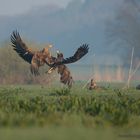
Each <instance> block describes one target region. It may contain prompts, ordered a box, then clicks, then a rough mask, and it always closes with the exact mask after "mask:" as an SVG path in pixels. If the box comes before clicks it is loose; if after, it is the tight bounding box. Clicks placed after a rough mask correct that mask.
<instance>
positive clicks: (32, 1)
mask: <svg viewBox="0 0 140 140" xmlns="http://www.w3.org/2000/svg"><path fill="white" fill-rule="evenodd" d="M70 1H72V0H0V15H17V14H22V13H25V12H28V11H29V10H31V9H32V8H35V7H38V6H42V5H48V4H55V5H58V6H61V7H65V6H66V5H67V4H68V3H69V2H70Z"/></svg>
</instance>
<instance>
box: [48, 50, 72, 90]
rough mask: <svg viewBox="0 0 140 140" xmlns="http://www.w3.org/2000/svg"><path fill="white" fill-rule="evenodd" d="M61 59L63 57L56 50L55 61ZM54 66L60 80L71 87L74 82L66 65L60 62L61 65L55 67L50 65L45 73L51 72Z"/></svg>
mask: <svg viewBox="0 0 140 140" xmlns="http://www.w3.org/2000/svg"><path fill="white" fill-rule="evenodd" d="M63 59H64V58H63V54H62V53H60V52H59V51H57V57H56V58H55V61H57V62H61V61H62V60H63ZM56 68H57V72H58V74H59V75H60V82H61V83H63V84H64V85H67V86H68V88H71V87H72V84H73V83H74V80H73V78H72V76H71V73H70V71H69V69H68V67H67V66H66V65H64V64H61V65H58V66H57V67H52V68H50V69H49V70H48V71H47V72H46V73H51V72H52V71H53V70H55V69H56Z"/></svg>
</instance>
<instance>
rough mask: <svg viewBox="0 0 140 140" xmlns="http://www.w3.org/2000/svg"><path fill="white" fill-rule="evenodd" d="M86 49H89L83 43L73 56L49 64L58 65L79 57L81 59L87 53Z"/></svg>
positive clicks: (76, 59) (74, 60)
mask: <svg viewBox="0 0 140 140" xmlns="http://www.w3.org/2000/svg"><path fill="white" fill-rule="evenodd" d="M88 50H89V47H88V44H83V45H82V46H80V47H79V48H78V49H77V51H76V52H75V54H74V55H73V56H71V57H69V58H66V59H63V60H62V61H58V62H57V61H56V62H55V63H54V64H53V65H50V66H58V65H62V64H69V63H74V62H76V61H78V60H79V59H81V58H82V57H83V56H84V55H86V54H87V53H88Z"/></svg>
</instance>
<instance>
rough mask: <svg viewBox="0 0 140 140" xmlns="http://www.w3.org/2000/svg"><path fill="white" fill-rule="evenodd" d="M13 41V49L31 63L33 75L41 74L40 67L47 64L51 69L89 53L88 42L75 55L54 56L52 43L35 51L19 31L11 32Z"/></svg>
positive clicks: (72, 61)
mask: <svg viewBox="0 0 140 140" xmlns="http://www.w3.org/2000/svg"><path fill="white" fill-rule="evenodd" d="M11 43H12V47H13V49H14V50H15V51H16V52H17V53H18V55H19V56H20V57H21V58H23V59H24V60H25V61H26V62H28V63H29V64H30V70H31V73H32V74H33V75H35V76H36V75H39V67H41V66H43V65H44V64H47V65H48V66H49V67H50V71H51V70H52V69H55V68H56V67H59V66H61V65H62V66H63V65H65V64H69V63H74V62H76V61H78V60H79V59H81V58H82V57H83V56H85V55H86V54H87V53H88V50H89V47H88V44H83V45H81V46H80V47H79V48H78V49H77V50H76V52H75V53H74V55H73V56H71V57H68V58H63V57H61V59H60V58H59V57H57V58H56V57H53V56H52V55H51V53H50V51H49V49H50V48H51V47H52V45H49V46H48V47H45V48H43V49H42V50H40V51H33V50H32V49H30V48H29V47H28V46H27V45H26V44H25V43H24V42H23V40H22V38H21V36H20V34H19V32H18V31H13V32H12V34H11Z"/></svg>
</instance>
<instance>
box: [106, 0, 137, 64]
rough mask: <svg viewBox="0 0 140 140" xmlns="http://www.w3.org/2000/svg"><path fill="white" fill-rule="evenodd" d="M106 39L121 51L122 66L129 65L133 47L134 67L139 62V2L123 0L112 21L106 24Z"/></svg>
mask: <svg viewBox="0 0 140 140" xmlns="http://www.w3.org/2000/svg"><path fill="white" fill-rule="evenodd" d="M107 33H108V37H109V38H110V39H111V41H112V42H115V43H116V44H117V43H119V44H117V45H116V46H117V47H116V50H117V51H118V50H121V51H120V53H121V57H122V61H123V63H124V65H130V59H131V51H132V48H133V47H134V59H133V60H134V62H133V64H134V65H137V64H138V62H139V61H140V1H139V0H124V4H123V5H122V6H121V7H120V8H119V9H118V11H117V13H116V16H115V18H114V19H112V20H110V21H109V22H108V23H107Z"/></svg>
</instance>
